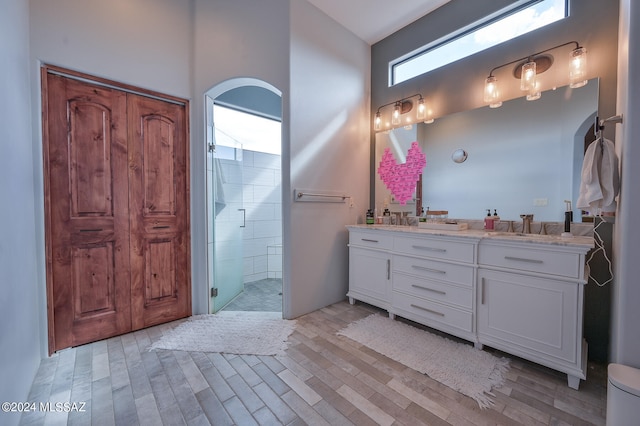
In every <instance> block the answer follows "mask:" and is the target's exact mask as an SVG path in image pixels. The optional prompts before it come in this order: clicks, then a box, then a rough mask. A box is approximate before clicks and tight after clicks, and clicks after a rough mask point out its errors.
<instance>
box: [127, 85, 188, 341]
mask: <svg viewBox="0 0 640 426" xmlns="http://www.w3.org/2000/svg"><path fill="white" fill-rule="evenodd" d="M127 99H128V101H127V105H128V117H129V118H128V129H129V206H130V209H131V294H132V299H131V300H132V320H133V328H134V329H139V328H142V327H147V326H150V325H154V324H159V323H163V322H167V321H171V320H174V319H177V318H182V317H185V316H188V315H190V314H191V286H190V276H191V272H190V239H189V190H188V188H189V185H188V176H189V174H188V158H189V157H188V143H187V131H186V126H187V111H186V107H185V106H184V105H178V104H173V103H169V102H164V101H160V100H156V99H152V98H147V97H142V96H137V95H133V94H129V95H128V98H127Z"/></svg>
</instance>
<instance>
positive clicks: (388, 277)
mask: <svg viewBox="0 0 640 426" xmlns="http://www.w3.org/2000/svg"><path fill="white" fill-rule="evenodd" d="M390 279H391V259H387V280H390Z"/></svg>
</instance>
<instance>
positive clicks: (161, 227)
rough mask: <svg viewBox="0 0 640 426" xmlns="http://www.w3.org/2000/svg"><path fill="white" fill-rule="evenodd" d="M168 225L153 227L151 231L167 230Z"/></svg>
mask: <svg viewBox="0 0 640 426" xmlns="http://www.w3.org/2000/svg"><path fill="white" fill-rule="evenodd" d="M170 227H171V226H170V225H159V226H154V227H153V229H167V228H170Z"/></svg>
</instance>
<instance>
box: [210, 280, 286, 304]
mask: <svg viewBox="0 0 640 426" xmlns="http://www.w3.org/2000/svg"><path fill="white" fill-rule="evenodd" d="M222 310H223V311H266V312H282V279H281V278H266V279H263V280H258V281H253V282H250V283H245V284H244V291H243V292H242V293H240V294H239V295H238V296H236V298H235V299H233V300H232V301H231V302H229V303H228V304H227V305H226V306H225V307H224V308H222Z"/></svg>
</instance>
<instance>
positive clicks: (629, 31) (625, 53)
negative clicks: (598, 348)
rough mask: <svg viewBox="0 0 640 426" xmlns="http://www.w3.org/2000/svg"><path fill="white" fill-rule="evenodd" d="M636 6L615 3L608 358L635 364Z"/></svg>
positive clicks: (639, 102)
mask: <svg viewBox="0 0 640 426" xmlns="http://www.w3.org/2000/svg"><path fill="white" fill-rule="evenodd" d="M639 41H640V5H639V4H638V2H637V1H633V0H621V1H620V35H619V46H618V110H617V111H618V113H620V114H623V115H624V122H623V123H622V124H621V125H616V127H617V130H618V131H617V132H616V141H617V144H616V150H617V152H618V155H619V157H620V166H621V182H622V186H621V193H620V198H619V200H620V201H619V204H618V217H617V220H616V226H615V234H614V253H615V263H616V265H615V274H616V281H615V283H614V287H613V318H612V330H611V357H610V358H611V361H612V362H616V363H621V364H627V365H630V366H632V367H636V368H640V309H638V306H639V305H640V263H639V262H638V253H640V227H638V225H637V224H638V212H639V211H640V186H638V182H640V167H638V165H637V162H638V161H640V144H638V141H639V140H640V82H639V81H638V79H637V78H636V76H637V75H638V73H640V54H638V52H639V50H638V49H639V48H640V45H639Z"/></svg>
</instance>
